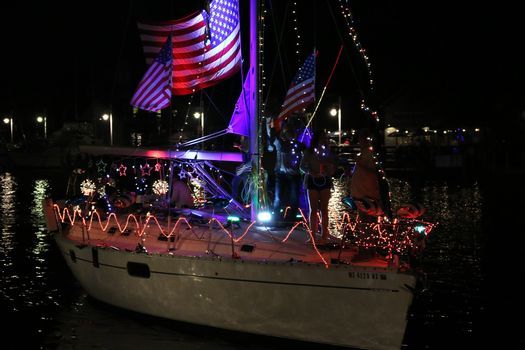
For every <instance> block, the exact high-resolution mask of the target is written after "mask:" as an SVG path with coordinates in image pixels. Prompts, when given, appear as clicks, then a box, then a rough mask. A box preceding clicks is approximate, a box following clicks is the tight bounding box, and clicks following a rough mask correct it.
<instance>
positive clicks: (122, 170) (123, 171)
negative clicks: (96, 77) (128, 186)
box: [118, 163, 128, 176]
mask: <svg viewBox="0 0 525 350" xmlns="http://www.w3.org/2000/svg"><path fill="white" fill-rule="evenodd" d="M127 169H128V167H127V166H125V165H124V164H122V163H120V166H119V167H118V172H119V175H120V176H126V170H127Z"/></svg>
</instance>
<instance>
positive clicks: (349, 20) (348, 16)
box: [339, 0, 374, 90]
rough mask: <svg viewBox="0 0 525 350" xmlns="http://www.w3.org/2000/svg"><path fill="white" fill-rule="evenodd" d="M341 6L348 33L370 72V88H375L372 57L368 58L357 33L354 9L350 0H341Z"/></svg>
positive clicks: (368, 72)
mask: <svg viewBox="0 0 525 350" xmlns="http://www.w3.org/2000/svg"><path fill="white" fill-rule="evenodd" d="M339 8H340V9H341V14H342V15H343V18H344V20H345V24H346V26H347V28H348V34H349V36H350V38H351V39H352V42H353V44H354V46H355V47H356V49H357V52H359V54H360V55H361V58H362V59H363V62H364V63H365V67H366V70H367V74H368V83H369V86H370V89H371V90H373V89H374V79H373V77H372V65H371V64H370V59H369V58H368V55H367V54H366V50H365V48H364V47H363V45H362V44H361V41H360V40H359V35H358V34H357V30H356V29H355V24H354V19H353V16H352V11H351V10H350V5H349V4H348V0H344V3H343V0H339Z"/></svg>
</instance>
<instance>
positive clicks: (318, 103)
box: [302, 45, 343, 137]
mask: <svg viewBox="0 0 525 350" xmlns="http://www.w3.org/2000/svg"><path fill="white" fill-rule="evenodd" d="M341 52H343V45H341V47H339V53H338V54H337V58H336V59H335V63H334V66H333V67H332V72H330V76H329V77H328V80H327V82H326V84H325V86H324V88H323V92H322V93H321V97H319V101H317V105H316V106H315V109H314V112H313V113H312V116H311V117H310V120H308V123H307V124H306V127H305V128H304V131H303V136H302V137H304V133H305V132H306V129H307V128H308V127H309V126H310V123H311V122H312V119H314V117H315V114H316V113H317V110H318V109H319V105H320V104H321V101H322V100H323V96H324V94H325V92H326V88H327V87H328V85H329V84H330V80H332V76H333V75H334V72H335V68H336V67H337V64H338V63H339V58H340V57H341Z"/></svg>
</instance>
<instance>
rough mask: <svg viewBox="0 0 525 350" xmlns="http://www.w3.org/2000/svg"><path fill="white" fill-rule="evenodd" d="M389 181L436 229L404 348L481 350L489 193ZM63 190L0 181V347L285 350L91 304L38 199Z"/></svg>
mask: <svg viewBox="0 0 525 350" xmlns="http://www.w3.org/2000/svg"><path fill="white" fill-rule="evenodd" d="M391 182H392V183H391V185H392V193H393V197H394V198H395V201H399V202H403V201H405V200H408V199H411V198H413V197H417V198H419V199H420V201H421V202H422V203H423V204H425V205H426V206H427V207H428V208H429V216H430V217H432V220H433V221H437V222H439V226H438V227H437V228H436V229H435V230H434V231H433V232H432V233H431V237H430V240H429V244H428V245H427V250H426V252H425V257H424V259H423V267H424V270H425V271H426V273H427V275H428V280H427V282H428V285H427V290H426V291H425V292H424V293H422V294H419V295H418V296H417V297H416V299H415V300H414V304H413V307H412V309H411V311H410V314H409V322H408V327H407V333H406V336H405V341H404V346H403V348H405V349H444V348H457V347H458V346H461V347H462V348H477V347H479V346H480V345H481V344H482V342H483V341H484V339H486V338H487V331H489V330H490V323H491V322H492V321H491V320H490V319H489V317H490V313H489V312H488V311H487V309H488V308H489V295H488V293H489V288H487V287H486V286H487V283H486V273H487V272H486V271H487V269H485V268H484V262H485V261H486V255H487V253H486V249H484V247H485V246H486V244H487V232H486V229H484V226H485V224H486V222H487V221H486V220H487V215H488V214H487V213H486V212H484V208H485V205H484V204H485V203H484V201H485V200H486V199H485V197H484V192H483V190H482V186H480V184H479V183H478V182H476V181H473V180H462V181H457V180H454V181H452V180H450V179H448V180H446V179H441V180H433V181H421V180H420V181H416V182H414V181H405V180H401V179H392V180H391ZM338 186H340V185H338ZM338 188H339V187H338ZM64 190H65V179H64V178H63V177H62V176H61V175H60V174H58V173H38V172H33V171H28V172H25V173H6V172H4V173H0V194H1V204H0V234H1V236H0V266H1V270H0V273H1V275H2V278H1V281H0V293H1V297H0V305H1V311H2V314H1V315H2V319H3V322H6V325H4V326H1V328H0V335H2V337H1V339H2V342H1V343H0V349H22V348H24V349H25V348H43V349H129V348H135V349H136V348H150V349H243V348H246V347H250V348H255V349H276V348H280V347H281V346H283V343H282V342H280V341H279V342H278V341H275V340H273V339H266V338H262V339H261V338H260V337H252V336H249V335H239V334H232V333H228V332H218V331H214V330H210V329H208V328H203V327H196V326H191V325H186V324H180V323H175V322H168V321H163V320H158V319H155V318H151V317H145V316H141V315H137V314H134V313H129V312H124V311H121V310H118V309H115V308H112V307H108V306H107V305H103V304H101V303H99V302H96V301H95V300H93V299H91V298H89V297H87V296H86V295H85V293H84V291H83V290H82V289H81V288H80V286H79V285H78V283H77V282H76V281H75V280H74V278H73V277H72V275H71V274H70V272H69V270H67V267H66V266H65V263H64V262H63V261H62V257H61V256H59V253H58V251H57V248H56V247H55V245H54V242H53V241H52V239H51V237H50V236H49V235H48V234H47V233H46V229H45V221H44V217H43V214H42V210H41V201H42V199H43V198H44V197H45V196H46V195H48V194H53V195H60V194H61V193H63V192H64ZM338 196H340V191H339V192H338V193H336V194H335V195H334V203H336V202H338V200H339V198H338ZM338 208H339V209H340V207H339V206H338ZM496 343H497V342H496ZM284 344H287V343H284ZM295 345H296V344H295ZM289 346H294V345H293V344H292V345H289ZM289 346H288V347H289ZM301 347H303V348H304V347H306V348H310V349H313V348H322V347H319V346H313V345H307V344H302V345H301Z"/></svg>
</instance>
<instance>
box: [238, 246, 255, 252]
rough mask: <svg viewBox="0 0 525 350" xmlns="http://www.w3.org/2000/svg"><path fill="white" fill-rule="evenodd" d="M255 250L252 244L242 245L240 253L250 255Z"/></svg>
mask: <svg viewBox="0 0 525 350" xmlns="http://www.w3.org/2000/svg"><path fill="white" fill-rule="evenodd" d="M254 249H255V246H254V245H253V244H243V245H242V247H241V252H246V253H251V252H253V250H254Z"/></svg>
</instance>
